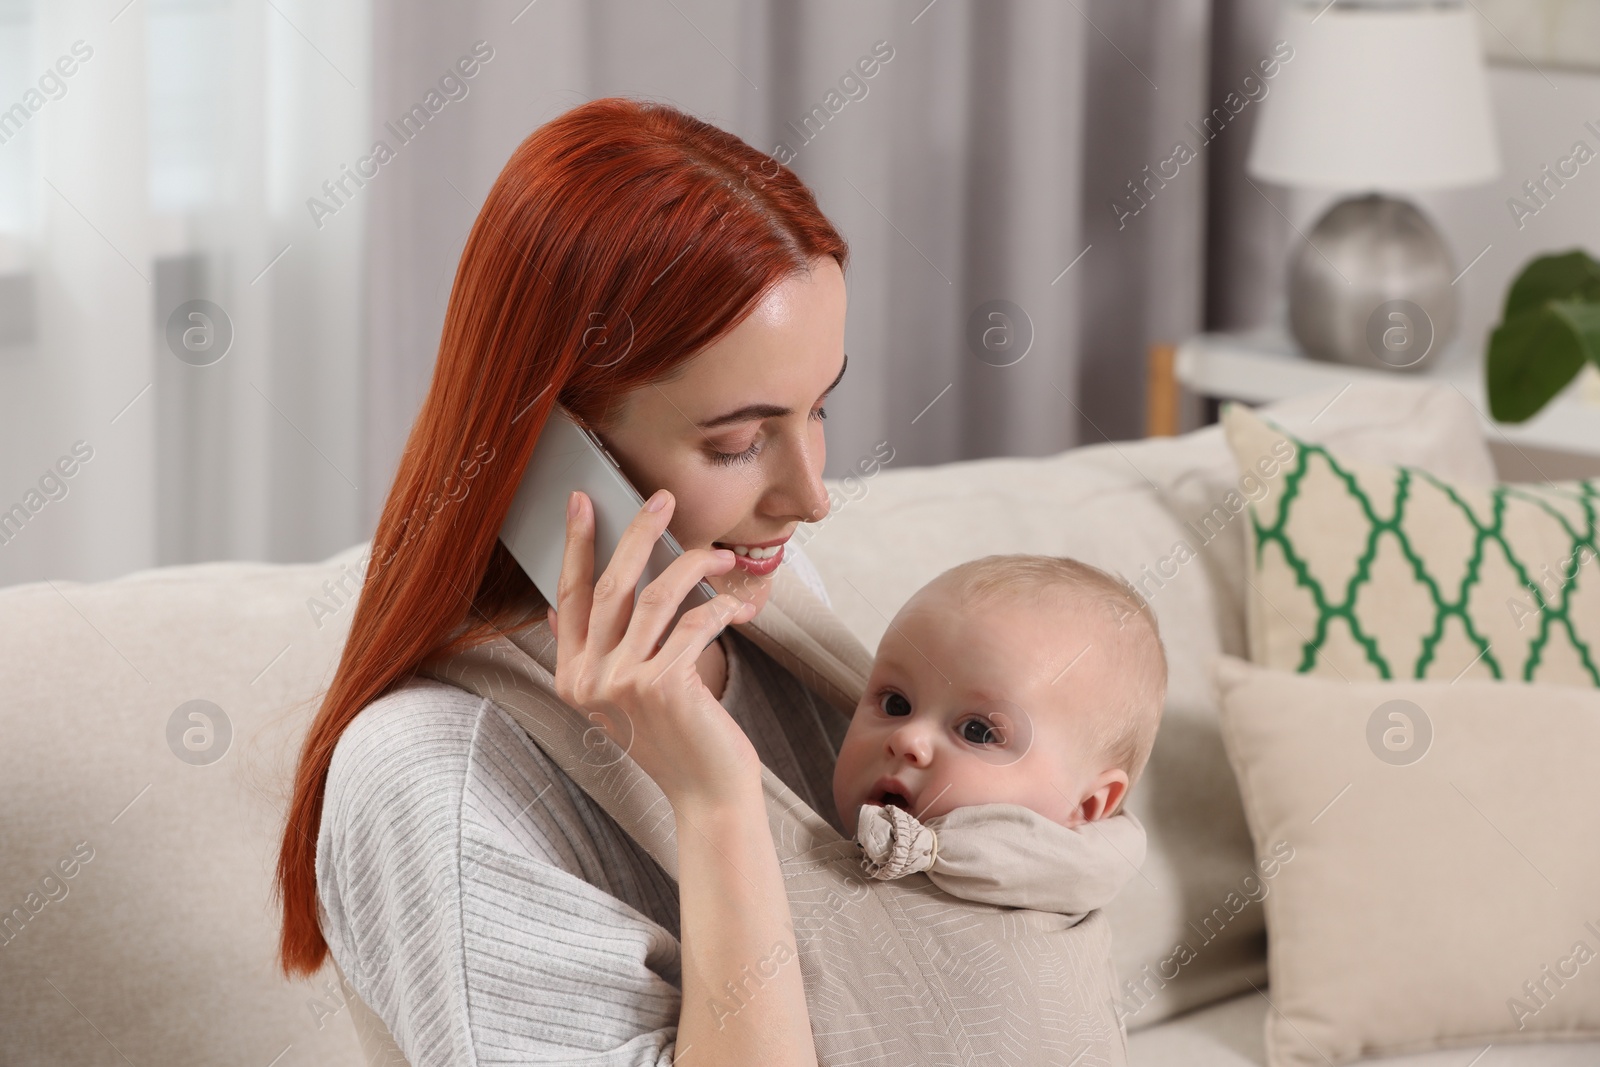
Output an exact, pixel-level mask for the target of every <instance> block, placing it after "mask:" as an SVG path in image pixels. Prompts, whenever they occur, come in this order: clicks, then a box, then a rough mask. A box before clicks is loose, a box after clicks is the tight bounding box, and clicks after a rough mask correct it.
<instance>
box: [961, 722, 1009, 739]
mask: <svg viewBox="0 0 1600 1067" xmlns="http://www.w3.org/2000/svg"><path fill="white" fill-rule="evenodd" d="M974 728H976V729H974ZM961 736H962V737H964V738H965V739H966V740H968V741H970V742H972V743H973V744H975V745H998V744H1000V743H1001V742H1002V741H1004V740H1005V737H1004V736H1003V735H1002V734H1001V733H1000V731H999V730H996V729H995V728H994V727H992V726H990V725H989V724H988V723H986V722H984V721H983V720H982V719H968V720H967V721H966V723H965V724H964V725H963V726H962V727H961Z"/></svg>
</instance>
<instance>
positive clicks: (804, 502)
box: [775, 434, 833, 522]
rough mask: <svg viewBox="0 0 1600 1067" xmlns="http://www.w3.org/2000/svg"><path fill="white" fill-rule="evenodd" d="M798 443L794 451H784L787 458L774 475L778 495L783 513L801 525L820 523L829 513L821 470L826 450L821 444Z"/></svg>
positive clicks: (829, 507) (830, 506)
mask: <svg viewBox="0 0 1600 1067" xmlns="http://www.w3.org/2000/svg"><path fill="white" fill-rule="evenodd" d="M817 436H818V441H817V442H816V443H815V444H813V443H812V442H810V441H808V440H805V439H804V438H802V439H801V441H800V443H799V444H798V446H797V447H795V448H793V449H788V450H786V451H787V452H788V455H789V456H790V457H791V458H790V460H789V462H787V463H786V464H784V467H783V469H782V470H780V471H779V472H777V478H778V484H777V485H776V486H775V488H776V489H777V490H778V491H779V494H780V496H781V500H782V502H783V504H784V509H783V510H785V511H787V512H789V513H790V514H792V515H794V516H795V517H796V518H798V519H799V520H800V521H801V522H821V521H822V520H823V519H825V518H827V517H828V512H830V511H831V510H833V504H832V502H831V501H830V500H829V499H828V487H827V486H826V485H824V484H822V467H823V463H824V461H825V459H826V457H827V450H826V449H825V448H824V447H823V445H822V442H821V435H820V434H818V435H817Z"/></svg>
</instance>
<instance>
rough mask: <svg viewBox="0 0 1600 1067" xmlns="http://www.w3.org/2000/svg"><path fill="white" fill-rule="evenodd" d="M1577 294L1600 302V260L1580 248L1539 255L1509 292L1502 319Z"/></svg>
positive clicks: (1524, 270)
mask: <svg viewBox="0 0 1600 1067" xmlns="http://www.w3.org/2000/svg"><path fill="white" fill-rule="evenodd" d="M1573 297H1581V298H1583V299H1586V300H1595V301H1600V263H1596V262H1595V261H1594V260H1593V259H1591V258H1589V256H1588V255H1587V254H1585V253H1584V252H1583V251H1582V250H1581V249H1577V248H1574V249H1572V250H1571V251H1570V252H1563V253H1561V254H1559V255H1549V256H1539V257H1538V258H1536V259H1534V260H1532V261H1530V262H1529V263H1528V265H1527V266H1525V267H1523V268H1522V273H1520V274H1518V275H1517V277H1516V280H1515V281H1513V282H1512V283H1511V288H1510V289H1508V290H1507V291H1506V306H1505V309H1504V310H1503V311H1502V312H1501V315H1500V318H1501V319H1502V320H1503V321H1505V322H1510V321H1511V320H1512V319H1514V318H1516V317H1517V316H1518V315H1521V314H1523V313H1524V312H1527V311H1532V310H1533V309H1534V308H1536V307H1538V306H1540V305H1541V304H1544V303H1547V302H1549V301H1552V300H1568V299H1571V298H1573Z"/></svg>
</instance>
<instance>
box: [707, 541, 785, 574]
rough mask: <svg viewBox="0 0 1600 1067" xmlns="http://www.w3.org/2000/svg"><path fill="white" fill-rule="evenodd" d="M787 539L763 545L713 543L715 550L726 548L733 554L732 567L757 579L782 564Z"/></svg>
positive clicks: (727, 542) (726, 542)
mask: <svg viewBox="0 0 1600 1067" xmlns="http://www.w3.org/2000/svg"><path fill="white" fill-rule="evenodd" d="M788 540H789V539H788V538H787V537H780V538H778V539H777V540H775V541H768V542H766V543H764V544H756V545H750V544H740V543H735V542H731V541H713V542H712V545H714V546H715V547H717V548H726V549H729V550H731V551H732V552H733V555H734V560H733V562H734V566H736V567H738V568H740V569H741V570H743V571H744V572H745V573H746V574H753V575H755V576H757V577H761V576H763V575H768V574H771V573H772V572H773V571H775V570H777V569H778V564H780V563H782V562H783V546H784V542H786V541H788Z"/></svg>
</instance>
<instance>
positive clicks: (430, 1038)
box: [317, 623, 843, 1067]
mask: <svg viewBox="0 0 1600 1067" xmlns="http://www.w3.org/2000/svg"><path fill="white" fill-rule="evenodd" d="M540 625H541V626H542V625H544V624H543V623H540ZM723 641H724V647H725V648H726V649H727V652H728V680H727V684H726V687H725V689H724V693H723V698H722V703H723V706H724V707H726V708H727V709H728V711H729V713H730V714H731V715H732V716H733V718H734V720H735V721H736V722H738V723H739V725H740V726H741V727H742V728H743V729H744V731H745V733H746V734H747V735H748V736H749V737H750V739H751V742H752V743H753V744H754V746H755V748H756V751H757V752H758V753H759V754H760V756H761V760H762V762H763V763H765V764H766V765H767V766H768V767H770V768H771V769H772V771H773V772H774V773H776V774H777V775H778V776H779V777H780V778H781V779H782V780H783V781H784V783H785V784H786V785H788V786H789V788H791V789H793V790H794V791H795V793H796V794H797V795H798V796H799V797H801V798H802V799H803V800H805V801H806V803H807V804H809V805H810V806H811V807H812V809H813V810H815V811H816V812H817V813H818V814H819V815H821V816H822V817H823V818H825V819H827V820H828V822H829V823H831V824H832V825H833V826H834V827H835V828H838V826H839V819H838V814H837V812H836V811H835V809H834V804H833V794H832V775H833V765H834V762H835V760H836V758H837V753H838V749H839V744H840V742H841V741H842V739H843V733H842V730H836V731H830V730H828V729H826V728H824V726H823V725H822V723H823V722H824V719H823V717H821V716H819V715H818V714H816V709H817V708H818V707H819V706H820V701H819V700H818V699H817V698H816V697H814V696H813V695H812V694H811V693H810V692H809V691H808V690H806V689H804V688H803V687H802V686H801V685H800V684H799V683H798V682H797V681H796V680H795V678H794V677H793V676H792V675H790V674H789V673H788V672H786V671H784V670H783V669H782V668H781V667H780V666H779V665H778V664H776V663H775V662H773V661H772V660H771V658H770V657H768V656H767V655H766V654H765V653H763V652H762V651H761V650H760V649H759V648H757V647H756V646H755V645H754V644H752V643H751V642H750V641H749V640H748V639H746V638H744V637H742V636H741V635H739V634H737V633H735V632H733V631H732V630H729V631H725V632H724V635H723ZM317 893H318V898H319V900H320V902H321V905H322V908H323V911H324V916H323V933H324V934H325V936H326V937H327V940H328V944H329V947H330V949H331V951H332V953H333V957H334V959H335V960H336V961H337V962H338V964H339V967H340V968H341V969H342V970H343V971H344V973H345V975H346V977H347V978H348V979H349V980H350V982H351V984H352V985H353V986H354V987H355V990H356V992H357V994H358V995H360V997H361V998H362V1000H363V1001H365V1002H366V1003H367V1005H368V1006H370V1007H371V1008H372V1009H373V1010H374V1011H375V1012H376V1013H377V1014H378V1015H379V1016H380V1017H381V1018H382V1019H383V1020H384V1021H385V1022H386V1023H387V1024H388V1025H389V1028H390V1030H391V1032H392V1033H393V1034H394V1037H395V1040H396V1042H397V1043H398V1044H399V1046H400V1048H401V1050H402V1051H404V1053H405V1055H406V1058H407V1059H408V1060H409V1061H410V1063H411V1067H444V1065H450V1067H465V1065H473V1064H495V1063H518V1064H528V1063H559V1064H567V1065H573V1067H600V1065H606V1067H633V1065H638V1064H662V1065H667V1064H670V1063H671V1062H672V1056H673V1048H674V1043H675V1037H676V1033H677V1020H678V1011H679V1001H680V995H681V988H682V984H681V977H680V974H679V943H678V932H679V928H678V894H677V885H676V884H675V883H674V882H673V881H672V879H671V878H669V877H668V876H667V874H666V873H665V872H664V871H663V870H662V869H661V867H660V865H659V864H657V863H656V862H655V860H654V859H653V858H651V857H650V856H649V855H648V854H647V853H646V852H645V851H644V850H643V849H641V848H640V847H639V846H638V845H637V844H635V843H634V841H633V840H632V839H631V838H629V837H628V836H627V834H626V833H624V832H623V831H622V830H621V829H620V828H619V827H618V826H617V825H616V823H615V822H613V821H612V819H611V818H610V816H608V815H607V814H606V813H605V812H604V811H603V810H602V809H600V808H599V807H598V806H597V805H596V804H595V803H594V802H593V801H591V800H590V799H589V797H588V796H587V794H585V793H584V792H583V791H582V790H581V789H579V788H578V787H577V786H576V785H575V784H573V782H572V781H571V780H570V779H569V778H568V777H567V776H566V775H565V774H564V773H563V772H562V771H561V770H560V769H559V768H558V767H556V766H555V765H554V764H553V763H551V762H550V761H549V759H548V758H547V757H546V756H545V755H544V753H543V752H541V751H540V749H539V747H538V746H537V745H535V744H534V743H533V741H532V740H531V739H530V738H529V737H528V736H527V734H526V733H525V732H524V731H523V730H522V728H521V727H519V726H518V725H517V724H516V723H515V722H514V721H512V720H511V719H510V718H509V717H508V716H507V715H506V713H505V712H503V711H502V710H501V709H499V708H498V707H496V706H495V705H494V704H493V703H492V702H490V701H488V700H484V699H482V698H480V697H477V696H475V695H473V694H471V693H468V692H466V691H465V690H462V689H458V688H456V687H454V686H449V685H445V684H443V683H440V682H436V681H432V680H423V679H414V680H412V681H409V682H407V683H406V684H405V685H403V686H402V687H400V688H398V689H396V690H395V691H393V692H391V693H389V694H387V695H385V696H384V697H382V698H380V699H378V700H375V701H373V702H372V703H371V704H369V705H367V706H366V707H365V708H363V709H362V710H361V712H360V713H359V714H358V715H357V716H356V718H355V720H354V721H353V722H352V723H351V724H350V726H349V728H348V729H347V730H346V731H345V733H344V735H343V736H342V737H341V738H340V739H339V743H338V745H337V747H336V748H335V750H334V755H333V762H332V766H331V769H330V772H329V776H328V785H327V793H326V799H325V801H324V806H323V813H322V824H321V827H320V832H319V834H318V838H317Z"/></svg>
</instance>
